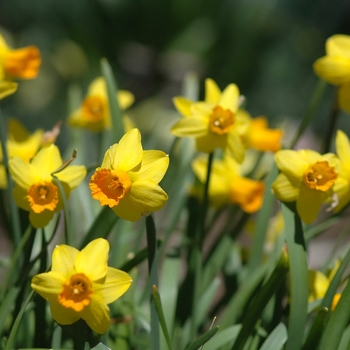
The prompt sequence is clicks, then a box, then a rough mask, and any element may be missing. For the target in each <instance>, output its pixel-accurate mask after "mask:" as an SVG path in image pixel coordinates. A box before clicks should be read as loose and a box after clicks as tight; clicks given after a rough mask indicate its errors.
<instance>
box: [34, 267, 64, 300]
mask: <svg viewBox="0 0 350 350" xmlns="http://www.w3.org/2000/svg"><path fill="white" fill-rule="evenodd" d="M65 280H66V279H65V277H64V276H63V275H62V274H61V273H60V272H57V271H49V272H46V273H40V274H39V275H36V276H34V277H33V278H32V284H31V287H32V288H33V289H34V290H35V291H36V292H37V293H39V294H40V295H41V296H42V297H43V298H45V299H46V300H48V301H56V300H57V294H59V293H61V292H62V285H63V283H64V282H65Z"/></svg>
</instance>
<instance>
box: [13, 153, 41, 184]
mask: <svg viewBox="0 0 350 350" xmlns="http://www.w3.org/2000/svg"><path fill="white" fill-rule="evenodd" d="M9 171H10V174H11V176H12V179H13V181H14V182H15V183H16V184H17V185H18V186H20V187H22V188H23V189H26V190H28V189H29V187H30V186H32V185H33V184H35V183H36V182H38V181H40V179H41V176H40V173H39V172H38V170H37V169H36V167H35V166H34V165H33V164H30V163H28V162H26V161H24V160H23V159H21V158H18V157H13V158H11V159H10V160H9Z"/></svg>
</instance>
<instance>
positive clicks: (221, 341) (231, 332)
mask: <svg viewBox="0 0 350 350" xmlns="http://www.w3.org/2000/svg"><path fill="white" fill-rule="evenodd" d="M241 327H242V326H241V325H240V324H237V325H234V326H230V327H227V328H226V329H223V330H222V329H219V331H218V333H217V334H216V336H215V337H213V338H211V339H210V340H209V341H208V342H207V343H206V344H205V350H220V349H221V347H222V346H223V345H225V344H227V343H232V342H233V341H234V340H236V338H237V335H238V333H239V331H240V330H241Z"/></svg>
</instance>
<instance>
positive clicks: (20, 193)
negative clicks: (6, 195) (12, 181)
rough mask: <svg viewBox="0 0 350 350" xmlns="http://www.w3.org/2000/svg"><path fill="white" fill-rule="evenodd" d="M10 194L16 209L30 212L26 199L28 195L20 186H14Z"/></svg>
mask: <svg viewBox="0 0 350 350" xmlns="http://www.w3.org/2000/svg"><path fill="white" fill-rule="evenodd" d="M12 194H13V198H14V199H15V202H16V204H17V206H18V207H20V208H22V209H24V210H26V211H30V205H29V202H28V198H27V195H28V190H27V189H23V188H22V187H20V186H15V187H14V188H13V191H12Z"/></svg>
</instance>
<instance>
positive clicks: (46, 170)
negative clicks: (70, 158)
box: [32, 144, 62, 181]
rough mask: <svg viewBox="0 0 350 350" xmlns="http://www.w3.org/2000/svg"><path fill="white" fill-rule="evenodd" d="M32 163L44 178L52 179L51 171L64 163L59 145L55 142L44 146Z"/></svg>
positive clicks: (46, 179)
mask: <svg viewBox="0 0 350 350" xmlns="http://www.w3.org/2000/svg"><path fill="white" fill-rule="evenodd" d="M32 165H33V166H35V167H36V168H37V169H38V171H39V172H40V175H41V178H42V179H43V180H45V181H51V180H52V175H51V173H52V172H54V171H55V170H57V169H58V168H59V167H60V166H61V165H62V158H61V155H60V151H59V150H58V147H57V146H55V145H54V144H51V145H49V146H46V147H43V148H42V149H41V150H40V151H39V152H38V153H37V154H36V155H35V157H34V158H33V160H32Z"/></svg>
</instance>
